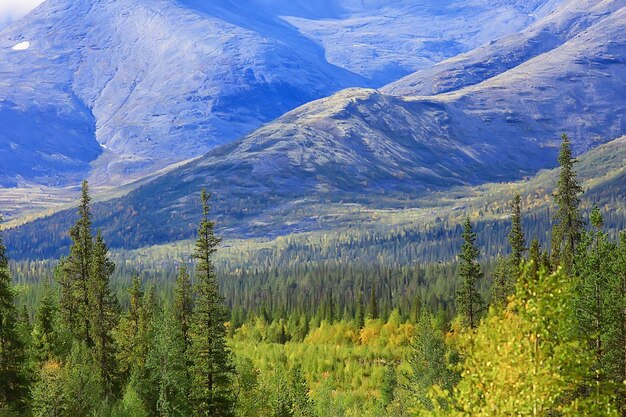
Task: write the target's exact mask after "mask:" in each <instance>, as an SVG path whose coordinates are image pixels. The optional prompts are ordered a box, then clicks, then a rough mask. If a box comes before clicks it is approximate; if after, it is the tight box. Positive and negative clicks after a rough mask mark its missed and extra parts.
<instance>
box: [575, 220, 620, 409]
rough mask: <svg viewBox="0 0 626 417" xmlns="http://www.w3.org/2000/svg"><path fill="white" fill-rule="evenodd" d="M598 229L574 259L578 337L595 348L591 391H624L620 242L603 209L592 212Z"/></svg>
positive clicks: (587, 237) (584, 238)
mask: <svg viewBox="0 0 626 417" xmlns="http://www.w3.org/2000/svg"><path fill="white" fill-rule="evenodd" d="M591 224H592V226H593V228H594V230H592V231H589V232H586V233H583V235H582V238H581V242H580V245H579V247H578V252H577V255H576V257H575V260H574V273H575V277H574V286H575V294H574V306H575V309H576V323H577V326H576V332H577V337H578V338H579V339H580V340H581V341H583V342H585V343H586V346H584V348H583V349H584V350H586V351H589V352H592V355H591V356H592V363H591V370H592V372H593V379H592V380H589V381H586V387H585V390H586V391H589V392H595V393H601V392H609V393H615V398H623V394H624V385H623V381H624V373H623V369H624V365H623V363H624V352H625V350H624V346H626V345H625V344H624V338H623V332H624V327H623V324H624V305H625V303H624V302H625V298H624V291H623V275H622V274H623V273H621V271H620V265H619V250H618V245H617V244H616V243H614V242H612V241H611V240H610V239H609V237H608V235H607V234H606V233H604V232H602V230H601V228H602V225H603V218H602V214H601V213H600V210H599V209H598V208H595V209H594V210H593V211H592V213H591ZM625 410H626V409H625Z"/></svg>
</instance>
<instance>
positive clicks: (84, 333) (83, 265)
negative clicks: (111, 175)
mask: <svg viewBox="0 0 626 417" xmlns="http://www.w3.org/2000/svg"><path fill="white" fill-rule="evenodd" d="M78 217H79V218H78V220H77V222H76V224H74V226H72V227H71V228H70V238H71V239H72V245H71V247H70V254H69V256H68V257H67V258H63V259H62V260H61V263H60V268H61V273H60V274H58V279H59V285H60V287H61V302H60V305H59V309H60V311H61V312H62V314H63V317H64V320H65V322H66V323H67V324H68V327H69V329H70V332H71V333H72V335H73V336H74V338H75V339H76V340H83V341H85V342H86V343H87V345H89V346H91V344H92V340H91V339H90V332H89V327H90V324H89V319H90V316H91V315H90V314H89V274H90V272H91V261H92V259H93V256H92V251H93V236H92V230H91V197H90V196H89V186H88V184H87V181H83V184H82V190H81V200H80V205H79V207H78Z"/></svg>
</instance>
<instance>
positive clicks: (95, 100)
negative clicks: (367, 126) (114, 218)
mask: <svg viewBox="0 0 626 417" xmlns="http://www.w3.org/2000/svg"><path fill="white" fill-rule="evenodd" d="M517 3H518V2H515V1H500V2H496V3H493V2H487V1H484V0H472V1H469V2H468V1H460V0H454V1H452V0H448V1H444V2H433V1H430V0H420V1H407V0H396V1H381V0H376V1H372V0H367V1H365V0H326V1H320V2H310V1H306V0H299V1H290V2H287V1H284V0H254V1H252V2H246V3H243V2H237V1H232V0H216V1H211V2H204V1H199V0H48V1H46V2H44V3H43V4H42V5H40V6H39V7H37V8H36V9H35V10H34V11H32V12H31V13H30V14H28V15H27V16H25V17H24V18H22V19H20V20H19V21H17V22H15V23H13V24H12V25H11V26H10V27H8V28H6V29H5V30H3V31H2V32H0V62H3V65H2V67H1V68H0V124H1V125H2V126H3V127H4V129H2V132H1V133H0V157H2V159H3V160H5V161H8V162H6V163H4V164H2V166H1V167H0V184H1V185H3V186H5V187H7V186H8V187H15V186H17V185H20V184H29V183H35V184H44V185H61V186H63V185H68V184H76V183H77V182H78V180H79V179H81V178H84V177H89V178H90V180H91V181H92V182H94V183H99V184H119V183H120V182H129V181H131V180H133V179H136V178H139V177H141V176H142V175H144V174H146V173H150V172H153V171H155V170H157V169H159V168H162V167H165V166H167V165H168V164H171V163H174V162H178V161H181V160H185V159H188V158H192V157H195V156H198V155H200V154H202V153H204V152H206V151H207V150H209V149H211V148H213V147H215V146H217V145H220V144H224V143H227V142H229V141H232V140H234V139H237V138H238V137H240V136H242V135H244V134H246V133H249V132H251V131H252V130H254V129H255V128H257V127H259V126H260V125H261V124H262V123H265V122H269V121H271V120H273V119H275V118H276V117H278V116H280V115H282V114H284V113H285V112H287V111H289V110H292V109H293V108H295V107H297V106H298V105H301V104H304V103H306V102H309V101H311V100H313V99H317V98H321V97H324V96H327V95H329V94H331V93H333V92H336V91H338V90H340V89H342V88H346V87H355V86H360V87H379V86H382V85H383V84H385V83H387V82H390V81H393V80H395V79H397V78H399V77H401V76H402V75H406V74H408V73H411V72H413V71H414V70H416V69H419V68H424V67H427V66H429V65H431V64H433V63H434V62H438V61H441V60H442V59H445V58H448V57H451V56H455V55H457V54H458V53H460V52H464V51H468V50H471V49H473V48H474V47H477V46H479V45H480V44H482V43H484V42H488V41H490V40H492V39H497V38H498V37H500V36H503V35H505V34H510V33H514V32H516V31H517V30H520V29H522V28H524V27H526V26H527V25H528V24H529V23H531V22H532V21H534V20H535V19H536V17H535V16H534V15H532V12H533V11H535V10H537V11H538V12H539V11H540V9H541V10H543V9H542V6H544V3H549V2H547V1H538V0H533V1H531V2H528V3H527V4H525V5H523V6H520V5H518V4H517ZM542 13H543V12H542ZM466 21H471V22H472V25H471V27H467V24H466ZM433 22H436V25H433V24H432V23H433ZM487 22H490V24H487ZM416 27H419V28H420V29H419V30H416Z"/></svg>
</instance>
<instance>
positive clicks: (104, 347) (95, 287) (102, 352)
mask: <svg viewBox="0 0 626 417" xmlns="http://www.w3.org/2000/svg"><path fill="white" fill-rule="evenodd" d="M90 265H91V275H90V277H89V314H90V316H91V317H90V318H89V323H90V327H89V332H90V339H91V341H92V342H93V355H94V359H95V361H96V364H97V366H98V370H99V371H100V379H101V380H102V383H103V384H104V390H105V392H106V393H107V394H112V393H114V392H116V390H117V388H118V387H117V386H116V385H115V384H116V375H117V369H116V361H115V355H116V350H115V344H114V341H113V331H114V329H115V327H116V326H117V324H118V321H119V313H120V311H119V310H120V309H119V304H118V301H117V298H116V297H115V295H113V293H112V292H111V289H110V287H109V280H110V278H111V275H112V274H113V271H114V270H115V264H114V263H113V262H111V260H110V259H109V257H108V249H107V246H106V244H105V243H104V240H103V238H102V234H101V233H100V232H98V234H97V235H96V238H95V242H94V245H93V251H92V259H91V262H90Z"/></svg>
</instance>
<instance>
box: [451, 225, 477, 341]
mask: <svg viewBox="0 0 626 417" xmlns="http://www.w3.org/2000/svg"><path fill="white" fill-rule="evenodd" d="M462 237H463V246H462V247H461V254H460V255H459V258H460V262H459V276H460V278H461V283H460V285H461V287H460V289H459V290H458V294H457V308H458V311H459V313H460V315H461V318H462V320H463V323H464V324H465V325H466V326H468V327H469V328H470V329H474V328H476V326H478V322H479V315H480V313H481V311H482V310H483V306H484V303H483V300H482V297H481V296H480V293H479V292H478V282H479V281H480V280H481V279H482V277H483V273H482V271H481V269H480V265H479V264H478V256H479V255H480V250H479V249H478V247H477V246H476V233H474V231H473V230H472V223H471V221H470V219H469V217H468V218H467V219H465V223H464V224H463V234H462Z"/></svg>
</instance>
